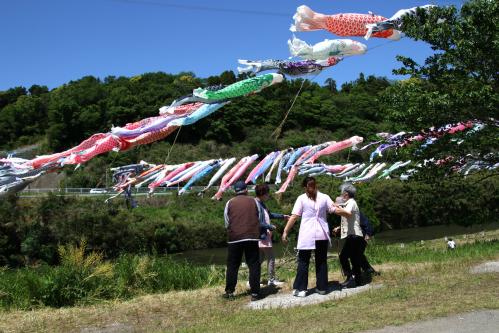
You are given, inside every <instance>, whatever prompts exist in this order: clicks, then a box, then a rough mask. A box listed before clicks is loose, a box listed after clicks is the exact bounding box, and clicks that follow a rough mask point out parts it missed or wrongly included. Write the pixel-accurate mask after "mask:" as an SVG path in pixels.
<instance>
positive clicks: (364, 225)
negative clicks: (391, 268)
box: [360, 212, 379, 275]
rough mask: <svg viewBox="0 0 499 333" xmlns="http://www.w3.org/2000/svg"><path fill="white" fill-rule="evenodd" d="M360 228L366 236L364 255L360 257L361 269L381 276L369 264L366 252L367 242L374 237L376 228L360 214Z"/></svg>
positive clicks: (363, 245) (363, 246) (363, 248)
mask: <svg viewBox="0 0 499 333" xmlns="http://www.w3.org/2000/svg"><path fill="white" fill-rule="evenodd" d="M360 228H361V229H362V233H363V234H364V242H363V244H362V255H361V256H360V268H361V269H362V271H364V272H365V273H368V274H372V275H379V272H377V271H376V270H375V269H374V268H373V267H372V266H371V264H369V261H368V260H367V257H366V254H365V250H366V247H367V242H368V241H369V240H370V239H371V237H372V236H374V228H373V226H372V225H371V223H370V222H369V219H368V218H367V217H366V216H365V215H364V214H362V212H360Z"/></svg>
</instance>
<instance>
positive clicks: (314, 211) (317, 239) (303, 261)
mask: <svg viewBox="0 0 499 333" xmlns="http://www.w3.org/2000/svg"><path fill="white" fill-rule="evenodd" d="M302 185H303V188H304V190H305V193H304V194H302V195H300V196H299V197H298V198H297V199H296V202H295V205H294V207H293V211H292V213H291V214H292V215H291V217H290V218H289V220H288V223H287V224H286V227H285V228H284V232H283V234H282V240H283V242H285V243H286V242H287V241H288V234H289V232H290V231H291V229H292V228H293V226H294V224H295V222H296V220H298V218H300V217H301V223H300V230H299V232H298V244H297V248H298V268H297V271H296V277H295V281H294V283H293V289H294V290H293V295H294V296H297V297H305V296H307V286H308V266H309V263H310V256H311V254H312V250H314V251H315V274H316V278H317V288H316V290H317V292H318V293H319V294H321V295H324V294H326V292H327V284H328V276H327V249H328V245H329V242H330V238H329V226H328V223H327V214H328V212H331V210H334V209H335V208H334V207H333V201H332V200H331V198H330V197H329V195H327V194H324V193H321V192H319V191H318V190H317V183H316V181H315V178H313V177H306V178H305V179H304V180H303V183H302Z"/></svg>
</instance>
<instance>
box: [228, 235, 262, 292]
mask: <svg viewBox="0 0 499 333" xmlns="http://www.w3.org/2000/svg"><path fill="white" fill-rule="evenodd" d="M243 253H244V257H245V259H246V265H248V268H249V283H250V288H251V293H252V294H258V293H260V252H259V249H258V242H257V241H244V242H239V243H233V244H229V246H228V247H227V273H226V274H227V275H226V283H225V292H227V293H233V292H234V290H236V284H237V273H238V272H239V267H240V266H241V261H242V259H243Z"/></svg>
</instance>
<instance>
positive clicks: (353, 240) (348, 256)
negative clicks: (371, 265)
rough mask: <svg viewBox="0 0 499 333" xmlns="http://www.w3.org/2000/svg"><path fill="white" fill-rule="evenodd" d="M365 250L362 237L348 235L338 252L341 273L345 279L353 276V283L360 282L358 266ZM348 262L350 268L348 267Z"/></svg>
mask: <svg viewBox="0 0 499 333" xmlns="http://www.w3.org/2000/svg"><path fill="white" fill-rule="evenodd" d="M365 249H366V244H365V240H364V237H362V236H357V235H348V236H347V238H346V239H345V244H344V245H343V248H342V249H341V252H340V264H341V269H342V270H343V273H344V274H345V275H346V276H347V277H350V276H352V275H353V276H355V281H356V282H358V283H359V282H360V281H361V276H360V265H361V258H362V256H363V254H364V250H365ZM350 262H351V263H352V266H350Z"/></svg>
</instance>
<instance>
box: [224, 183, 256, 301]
mask: <svg viewBox="0 0 499 333" xmlns="http://www.w3.org/2000/svg"><path fill="white" fill-rule="evenodd" d="M234 191H235V192H236V196H235V197H234V198H232V199H230V200H229V201H228V202H227V204H226V205H225V211H224V218H225V228H226V229H227V236H228V242H227V243H228V247H227V275H226V284H225V294H224V297H225V298H228V299H232V298H234V291H235V289H236V285H237V274H238V272H239V267H240V266H241V261H242V257H243V253H244V256H245V259H246V264H247V265H248V268H249V283H250V289H251V300H252V301H256V300H258V299H259V298H260V258H259V250H258V242H259V241H260V234H261V229H260V219H259V214H258V212H259V209H258V207H257V202H256V200H255V198H252V197H249V196H248V190H247V188H246V184H245V183H244V182H243V181H237V182H236V183H235V184H234Z"/></svg>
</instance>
